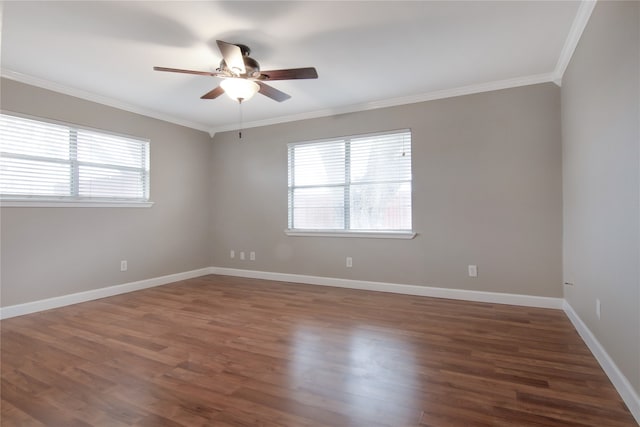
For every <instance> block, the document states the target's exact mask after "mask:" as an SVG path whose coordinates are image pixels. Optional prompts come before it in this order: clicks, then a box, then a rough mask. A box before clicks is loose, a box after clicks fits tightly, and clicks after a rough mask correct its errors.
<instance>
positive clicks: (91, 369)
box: [0, 276, 637, 427]
mask: <svg viewBox="0 0 640 427" xmlns="http://www.w3.org/2000/svg"><path fill="white" fill-rule="evenodd" d="M0 326H1V331H0V332H1V335H0V339H1V345H2V348H1V360H0V363H1V368H2V373H1V375H2V386H1V389H0V393H1V402H0V403H1V407H0V423H1V424H2V425H3V426H5V425H6V426H18V425H64V426H73V425H78V426H109V427H111V426H140V427H142V426H210V425H215V426H221V427H224V426H258V425H260V426H296V427H299V426H309V427H321V426H331V427H336V426H368V427H374V426H377V427H385V426H388V427H397V426H413V427H417V426H437V427H441V426H446V427H451V426H465V427H467V426H568V425H573V426H593V427H595V426H598V427H600V426H612V427H613V426H635V425H637V424H636V423H635V421H634V419H633V417H632V416H631V414H630V413H629V411H628V410H627V409H626V407H625V405H624V403H623V402H622V400H621V399H620V397H619V395H618V394H617V393H616V391H615V389H614V388H613V386H612V385H611V383H610V382H609V380H608V379H607V377H606V375H605V374H604V372H603V371H602V369H601V368H600V366H599V365H598V363H597V361H596V360H595V359H594V357H593V356H592V355H591V353H590V352H589V350H588V348H587V347H586V346H585V344H584V343H583V342H582V340H581V339H580V337H579V335H578V334H577V333H576V331H575V330H574V328H573V327H572V325H571V323H570V322H569V320H568V319H567V318H566V316H565V315H564V313H563V312H562V311H560V310H546V309H536V308H526V307H514V306H506V305H499V304H485V303H475V302H464V301H453V300H445V299H434V298H424V297H414V296H406V295H394V294H388V293H376V292H366V291H357V290H350V289H340V288H330V287H321V286H311V285H302V284H291V283H283V282H273V281H263V280H254V279H244V278H233V277H225V276H204V277H201V278H197V279H192V280H186V281H182V282H177V283H174V284H170V285H166V286H161V287H157V288H152V289H147V290H143V291H139V292H133V293H129V294H126V295H119V296H115V297H111V298H105V299H101V300H96V301H91V302H87V303H83V304H77V305H74V306H69V307H63V308H59V309H55V310H50V311H46V312H42V313H36V314H32V315H27V316H21V317H16V318H13V319H7V320H4V321H2V322H1V323H0Z"/></svg>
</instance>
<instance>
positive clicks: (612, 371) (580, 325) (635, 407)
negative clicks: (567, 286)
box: [563, 300, 640, 424]
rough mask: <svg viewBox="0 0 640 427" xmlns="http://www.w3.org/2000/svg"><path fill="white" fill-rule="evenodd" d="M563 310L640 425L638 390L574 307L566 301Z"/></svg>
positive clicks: (639, 397)
mask: <svg viewBox="0 0 640 427" xmlns="http://www.w3.org/2000/svg"><path fill="white" fill-rule="evenodd" d="M563 309H564V311H565V313H567V316H568V317H569V320H571V323H573V326H574V327H575V328H576V330H577V331H578V333H579V334H580V336H581V337H582V340H583V341H584V342H585V344H587V347H589V350H591V353H593V355H594V357H595V358H596V360H597V361H598V363H600V366H601V367H602V369H603V370H604V372H605V373H606V374H607V376H608V377H609V379H610V380H611V382H612V383H613V386H614V387H615V388H616V390H617V391H618V394H620V397H622V400H624V403H625V404H626V405H627V407H628V408H629V411H631V414H632V415H633V417H634V418H635V419H636V421H637V422H638V424H640V396H638V393H637V392H636V390H634V388H633V386H632V385H631V383H630V382H629V380H628V379H627V377H625V376H624V374H623V373H622V372H621V371H620V369H619V368H618V366H617V365H616V364H615V362H614V361H613V360H612V359H611V356H609V353H607V351H606V350H605V349H604V347H602V344H600V342H599V341H598V340H597V339H596V337H595V336H594V335H593V333H592V332H591V330H589V328H588V327H587V325H586V324H585V323H584V322H583V321H582V319H581V318H580V316H578V314H577V313H576V312H575V310H574V309H573V307H571V305H570V304H569V303H568V302H567V301H566V300H565V301H564V305H563Z"/></svg>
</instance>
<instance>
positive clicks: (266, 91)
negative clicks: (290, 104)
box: [256, 81, 291, 102]
mask: <svg viewBox="0 0 640 427" xmlns="http://www.w3.org/2000/svg"><path fill="white" fill-rule="evenodd" d="M256 83H258V86H260V90H258V92H260V93H261V94H263V95H264V96H267V97H269V98H271V99H273V100H275V101H278V102H282V101H286V100H287V99H289V98H291V95H287V94H286V93H284V92H282V91H279V90H278V89H276V88H275V87H273V86H269V85H267V84H264V83H262V82H260V81H257V82H256Z"/></svg>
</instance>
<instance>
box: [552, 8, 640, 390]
mask: <svg viewBox="0 0 640 427" xmlns="http://www.w3.org/2000/svg"><path fill="white" fill-rule="evenodd" d="M639 23H640V3H638V2H598V4H597V5H596V7H595V9H594V12H593V14H592V16H591V19H590V21H589V24H588V26H587V27H586V30H585V32H584V34H583V35H582V38H581V40H580V43H579V45H578V48H577V49H576V52H575V54H574V55H573V58H572V60H571V63H570V65H569V68H568V69H567V71H566V73H565V75H564V78H563V84H562V137H563V175H564V179H563V183H564V251H563V252H564V278H565V280H567V281H569V282H573V283H575V286H573V287H569V286H567V287H565V298H566V299H567V301H568V302H569V304H571V306H572V307H573V308H574V309H575V311H576V312H577V313H578V315H579V316H580V317H581V318H582V319H583V321H584V322H585V323H586V325H587V326H588V327H589V329H590V330H591V331H592V332H593V333H594V335H595V336H596V338H597V339H598V341H600V343H601V344H602V345H603V346H604V348H605V349H606V351H607V352H608V353H609V355H610V356H611V357H612V358H613V360H614V362H615V363H616V364H617V365H618V367H619V368H620V370H621V371H622V373H623V374H624V375H625V376H626V377H627V378H628V379H629V381H630V382H631V384H632V385H633V386H634V387H635V389H636V391H637V392H638V393H640V336H639V333H640V273H639V270H638V269H639V264H640V253H639V244H640V211H639V197H640V175H639V174H640V168H639V162H640V150H639V144H640V130H639V119H640V111H639V106H638V104H639V99H640V83H639V80H640V64H639V56H640V42H639V39H640V33H639V29H638V28H639ZM596 299H600V301H601V303H602V316H601V319H598V317H597V316H596V312H595V306H596Z"/></svg>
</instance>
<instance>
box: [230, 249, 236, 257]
mask: <svg viewBox="0 0 640 427" xmlns="http://www.w3.org/2000/svg"><path fill="white" fill-rule="evenodd" d="M235 257H236V251H234V250H233V249H231V250H230V251H229V258H235Z"/></svg>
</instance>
